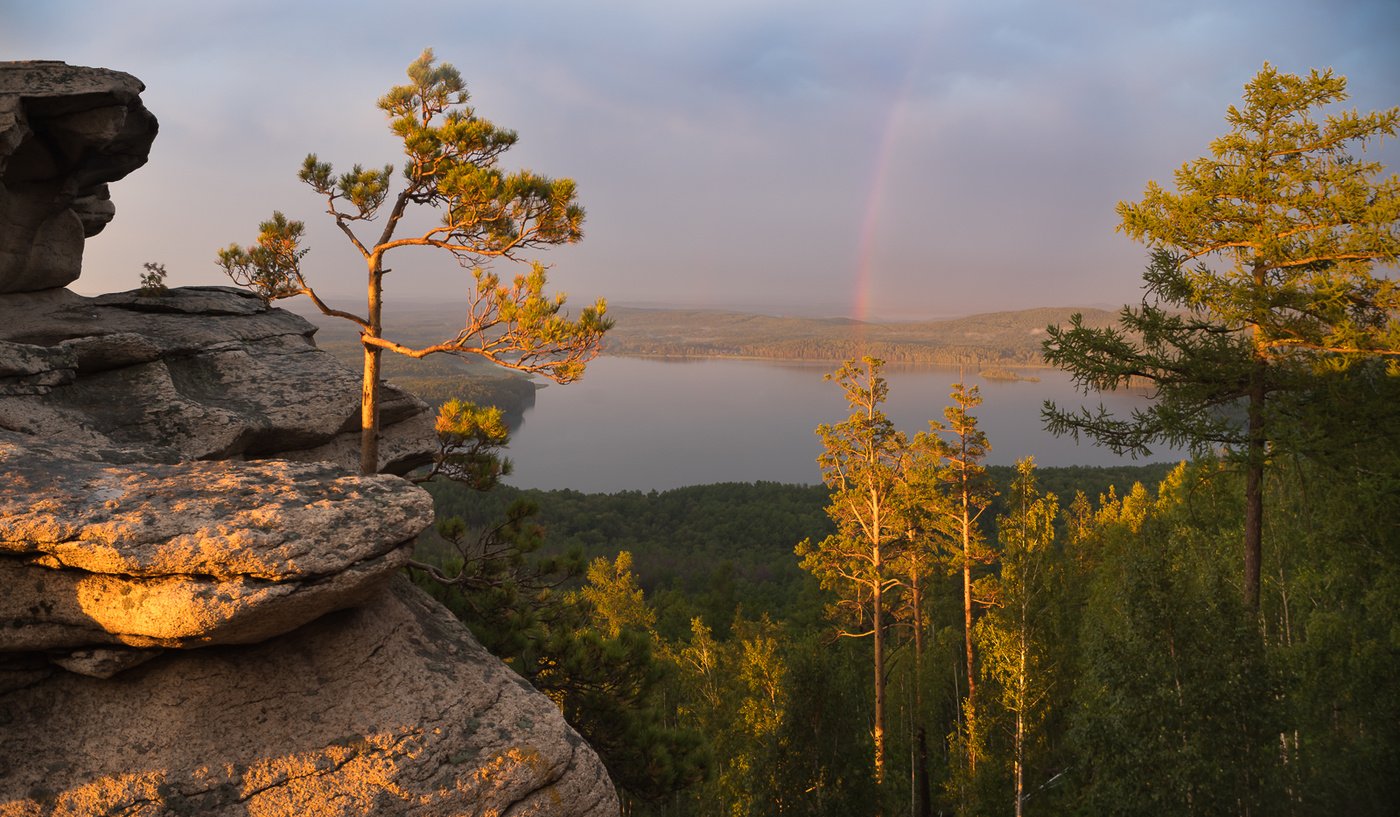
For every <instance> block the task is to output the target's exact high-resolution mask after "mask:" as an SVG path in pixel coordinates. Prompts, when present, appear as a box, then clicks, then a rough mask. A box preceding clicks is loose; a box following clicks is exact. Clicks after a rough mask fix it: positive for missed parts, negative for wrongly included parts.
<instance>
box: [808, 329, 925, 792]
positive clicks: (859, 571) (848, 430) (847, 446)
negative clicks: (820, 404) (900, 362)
mask: <svg viewBox="0 0 1400 817" xmlns="http://www.w3.org/2000/svg"><path fill="white" fill-rule="evenodd" d="M883 366H884V361H882V360H879V359H878V358H872V357H866V358H863V359H862V360H861V362H860V364H859V365H858V364H857V363H856V361H853V360H852V361H847V363H846V364H845V365H844V366H842V367H841V368H840V369H838V370H837V371H836V372H835V373H833V374H829V375H827V378H826V379H827V380H832V381H835V382H836V383H837V384H839V385H840V386H841V389H842V390H843V391H844V392H845V395H846V401H847V403H848V404H849V405H850V407H851V414H850V416H849V417H848V418H847V419H846V420H845V422H842V423H838V424H836V425H826V424H823V425H821V426H819V427H818V428H817V435H818V436H819V437H821V439H822V446H823V448H824V449H825V450H824V451H823V452H822V454H821V455H820V456H819V457H818V458H817V463H818V464H819V465H820V466H821V469H822V479H823V481H824V482H825V483H826V485H827V487H829V488H830V489H831V502H830V504H829V505H828V506H827V514H828V515H829V516H830V517H831V519H832V521H834V522H835V523H836V529H837V530H836V533H834V534H832V535H831V536H828V537H827V538H825V539H823V540H822V541H821V542H820V543H817V544H813V543H812V541H811V540H810V539H808V540H804V541H803V542H802V543H801V544H799V545H798V546H797V555H798V556H799V557H801V559H802V567H803V569H804V570H807V571H809V572H811V573H812V575H814V576H816V577H817V578H818V579H819V580H820V581H821V584H822V587H823V588H825V589H829V590H834V591H836V592H837V594H838V599H839V600H838V602H837V610H836V612H837V613H838V614H839V615H841V616H842V618H843V620H844V621H845V622H846V626H843V627H842V628H841V629H840V630H839V634H840V635H841V636H843V637H848V638H863V637H870V638H871V639H872V641H873V644H874V659H873V662H874V666H873V687H874V693H875V718H874V721H875V722H874V725H873V730H872V736H873V738H874V748H875V756H874V760H873V769H874V773H875V779H876V781H877V783H878V782H880V781H883V779H884V774H885V681H886V674H887V668H886V666H885V638H886V630H887V627H888V622H887V620H886V612H887V608H888V607H889V602H888V600H887V599H886V594H887V593H888V592H889V591H890V590H891V589H893V588H894V587H896V586H897V585H898V584H899V579H898V578H897V576H896V575H895V566H896V561H897V556H898V552H899V549H900V548H901V546H902V543H903V541H904V538H905V531H906V525H905V523H904V520H903V519H902V518H901V516H900V502H899V493H900V491H901V490H902V488H901V482H902V460H903V458H904V452H905V449H906V447H907V439H906V438H905V436H904V434H903V433H901V432H900V431H899V430H897V429H896V428H895V427H894V423H892V422H890V420H889V418H888V417H886V416H885V414H884V412H883V411H882V410H881V408H880V406H881V405H882V404H883V403H884V402H885V399H886V398H887V397H888V396H889V385H888V384H887V383H886V382H885V379H884V378H883V377H881V376H880V370H881V368H882V367H883Z"/></svg>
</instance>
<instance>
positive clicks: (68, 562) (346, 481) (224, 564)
mask: <svg viewBox="0 0 1400 817" xmlns="http://www.w3.org/2000/svg"><path fill="white" fill-rule="evenodd" d="M142 90H144V86H142V85H141V83H140V82H139V81H138V80H136V79H135V78H134V77H131V76H130V75H128V74H122V73H120V72H115V71H107V70H104V69H94V68H80V67H75V66H69V65H65V64H63V63H59V62H25V63H0V582H3V584H4V586H5V587H6V588H7V591H6V594H5V596H4V598H0V725H3V728H0V817H8V816H9V815H41V814H113V815H115V814H123V815H135V814H141V815H154V814H171V813H173V814H192V813H194V814H204V815H224V814H228V815H233V814H239V815H242V814H271V813H277V814H313V815H314V814H337V815H358V814H364V815H369V814H375V815H381V814H382V815H395V814H415V815H418V814H421V815H432V814H481V815H486V814H493V815H506V814H510V815H529V814H536V815H580V816H581V817H582V816H584V815H587V816H589V817H593V816H595V815H596V816H597V817H602V816H603V815H616V814H617V813H618V803H617V797H616V794H615V792H614V790H613V787H612V784H611V783H610V781H609V780H608V776H607V773H606V771H605V770H604V769H603V766H602V764H601V762H600V761H599V760H598V757H597V755H596V754H595V753H594V752H593V751H592V749H591V748H589V747H588V746H587V744H586V743H584V742H583V741H582V740H581V739H580V738H579V737H578V735H577V734H576V733H575V732H574V731H573V729H571V728H570V727H569V726H568V724H566V723H565V722H564V720H563V718H562V716H561V715H560V713H559V710H558V708H557V707H555V706H554V704H553V703H552V702H551V701H549V699H547V698H546V697H544V696H543V695H541V694H539V693H538V692H536V691H535V690H534V689H533V688H531V687H530V686H529V685H528V684H527V683H526V682H524V681H523V680H522V679H521V678H520V677H519V676H518V675H516V674H515V673H514V672H513V671H511V670H510V669H509V668H508V667H506V666H505V665H504V664H502V663H501V662H500V661H499V660H497V659H495V658H494V657H492V656H491V655H489V654H488V653H486V652H485V650H483V649H482V648H481V646H480V645H479V644H478V643H477V642H476V641H475V639H473V638H472V636H471V634H470V633H469V632H468V631H467V630H466V628H465V627H464V626H463V625H462V624H461V623H460V622H458V621H457V620H456V619H455V618H453V617H452V616H451V614H449V613H448V612H447V611H446V610H444V609H443V608H442V607H441V606H439V605H438V604H436V603H435V602H433V601H432V600H431V599H429V598H427V597H426V596H425V595H424V594H422V593H421V592H419V591H418V590H417V589H416V588H414V587H413V586H412V585H411V584H410V583H409V582H408V581H407V580H406V579H405V578H404V577H403V576H402V574H401V571H400V568H401V566H402V565H403V564H404V562H405V561H406V560H407V558H408V554H409V553H410V551H411V548H412V544H413V540H414V537H415V536H416V535H417V534H418V533H420V532H421V531H422V530H423V529H424V528H426V527H427V526H428V525H429V524H431V522H432V503H431V500H430V498H429V497H428V496H427V494H426V493H425V492H423V491H422V490H421V489H419V488H417V487H416V486H414V485H412V484H411V483H409V482H407V481H406V480H404V479H402V478H400V477H399V476H395V475H394V474H402V473H406V472H407V471H408V470H410V469H412V468H414V467H415V466H417V465H418V464H420V463H422V462H424V461H425V460H426V459H427V458H428V457H429V456H430V455H431V451H432V446H433V439H432V421H431V416H430V414H429V412H428V409H427V407H426V406H425V405H424V404H423V403H422V402H421V401H419V400H417V399H416V398H414V397H413V396H412V395H409V394H407V393H405V392H402V391H399V390H396V389H393V388H392V387H391V388H388V389H386V394H385V401H384V405H383V424H384V426H383V427H384V442H383V443H382V454H383V459H382V466H383V470H384V471H385V472H386V473H382V474H377V475H373V476H361V475H358V474H356V473H354V471H353V470H352V469H353V468H354V465H355V463H356V462H357V459H358V456H357V455H358V450H357V449H358V421H357V418H358V401H359V383H358V377H357V376H356V375H355V374H354V373H352V372H349V371H347V370H345V369H344V367H343V366H341V365H340V364H339V363H338V362H337V361H336V360H335V359H334V358H332V357H331V356H330V355H328V354H326V353H324V352H322V351H321V350H319V349H317V348H316V346H315V343H314V342H313V340H312V336H313V334H314V333H315V328H314V327H312V326H311V325H310V324H309V323H307V322H306V321H305V320H303V319H301V318H299V317H297V316H295V315H292V314H290V313H287V312H284V311H282V310H278V309H272V308H269V307H268V306H267V305H266V304H264V303H263V302H262V301H260V300H259V299H257V298H255V297H253V296H251V295H249V294H247V293H244V292H242V291H239V290H236V289H231V288H226V287H193V288H184V289H174V290H170V291H168V292H164V293H158V294H157V293H142V292H129V293H118V294H113V295H105V296H100V297H97V298H87V297H83V296H79V295H76V294H74V293H72V292H70V291H68V290H66V289H64V288H63V287H65V286H66V285H67V284H69V283H71V282H72V281H74V280H77V278H78V277H79V275H80V274H81V258H82V243H83V240H84V239H85V238H86V237H88V236H91V235H94V234H96V232H97V231H99V230H101V229H102V228H103V227H104V226H105V225H106V224H107V222H108V221H109V220H110V219H111V217H112V214H113V213H114V212H115V207H114V206H113V204H112V201H111V197H110V191H109V187H108V185H109V184H110V183H111V182H114V181H117V180H118V179H120V178H121V177H122V176H124V175H126V174H127V173H129V172H131V171H132V170H134V169H136V168H138V167H140V166H141V165H142V164H144V163H145V161H146V156H147V153H148V151H149V149H150V145H151V142H152V140H153V139H154V138H155V135H156V130H157V125H156V120H155V117H154V116H153V115H151V113H150V112H149V111H147V110H146V109H145V108H144V106H143V105H142V104H141V100H140V92H141V91H142Z"/></svg>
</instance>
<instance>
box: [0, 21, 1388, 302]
mask: <svg viewBox="0 0 1400 817" xmlns="http://www.w3.org/2000/svg"><path fill="white" fill-rule="evenodd" d="M400 8H402V7H400ZM408 8H411V9H412V12H411V16H410V14H407V13H405V12H403V11H396V10H394V6H392V5H391V4H388V3H373V2H365V1H364V0H337V1H336V2H321V1H320V0H276V2H271V1H269V0H239V2H225V1H224V0H201V1H200V2H197V3H193V2H188V0H168V1H167V2H157V0H124V1H123V2H96V0H93V1H92V2H76V0H44V2H34V0H0V60H11V59H58V60H63V61H65V62H68V63H70V64H74V65H89V66H101V67H106V68H114V69H118V70H122V71H126V72H128V73H130V74H133V75H135V76H136V77H138V78H139V79H141V80H142V81H143V82H144V83H145V84H146V91H145V92H144V93H143V94H142V98H143V100H144V102H145V104H146V107H147V108H149V109H150V110H151V111H152V112H153V113H154V114H155V115H156V117H157V118H158V119H159V120H160V135H159V136H158V137H157V139H156V142H155V145H154V146H153V148H152V151H151V156H150V161H149V163H148V164H147V165H146V166H145V167H144V168H142V169H140V170H138V171H136V172H135V173H133V174H132V175H130V176H128V177H127V178H126V179H123V180H121V181H119V182H116V183H114V184H113V185H112V197H113V200H114V202H115V204H116V206H117V215H116V219H115V220H114V221H113V222H112V223H111V224H110V225H108V227H107V228H106V230H105V231H104V232H103V233H101V234H100V235H98V236H96V237H94V238H92V239H90V240H89V241H88V242H87V247H86V249H85V256H84V271H83V276H82V278H81V279H80V280H79V281H77V282H76V283H75V284H73V285H72V287H71V288H72V289H74V290H76V291H79V292H82V293H84V294H97V293H101V292H109V291H116V290H125V289H130V288H133V287H135V286H137V285H138V284H139V279H140V275H141V272H142V264H143V263H144V262H148V261H151V262H159V263H163V264H164V265H165V266H166V269H167V270H168V272H169V279H168V282H169V283H170V284H171V285H194V284H220V283H227V279H224V278H223V277H222V272H221V271H220V270H219V268H218V267H217V266H216V265H215V263H214V258H215V253H216V251H217V250H218V249H219V248H220V247H224V246H227V245H228V244H229V243H230V242H238V243H241V244H248V243H251V242H252V241H253V240H254V238H255V236H256V232H257V224H258V222H259V221H261V220H263V219H265V218H267V217H268V216H269V215H270V214H271V212H272V211H273V210H274V209H278V210H282V211H284V212H285V213H287V215H288V216H289V217H291V218H295V219H300V220H302V221H304V222H306V224H307V230H308V240H307V244H306V246H308V247H309V248H310V250H311V252H310V254H309V255H308V256H307V258H306V260H305V269H306V273H307V276H308V278H310V279H311V281H312V283H313V285H314V286H316V288H317V290H318V292H321V293H322V294H323V295H325V296H328V297H329V298H331V299H344V300H343V304H344V305H346V306H353V305H354V304H355V303H357V298H358V299H360V300H362V299H363V292H364V280H365V279H364V276H365V270H364V266H363V263H362V262H361V261H360V260H359V258H358V256H357V255H356V254H355V253H354V251H353V250H352V249H351V248H350V247H349V245H348V244H347V243H346V241H345V239H344V237H343V236H340V235H339V234H338V233H337V232H336V231H335V229H334V227H333V226H332V225H331V223H330V221H329V218H328V217H327V216H326V215H325V214H324V206H325V204H324V201H322V200H321V199H320V198H319V197H318V196H317V195H316V194H315V193H313V192H312V191H311V190H310V189H309V188H307V187H305V186H304V185H302V184H301V183H299V182H298V181H297V180H296V172H297V170H298V168H299V167H300V164H301V161H302V159H303V157H305V156H306V154H307V153H312V152H314V153H316V154H317V155H318V156H319V157H320V158H321V159H322V160H326V161H330V162H332V163H333V164H334V165H335V166H336V167H337V168H344V169H348V168H349V166H350V165H352V164H355V163H361V164H364V165H366V166H371V167H378V166H382V165H384V164H387V163H394V164H396V166H397V163H398V162H399V160H400V159H401V156H402V153H401V147H399V146H398V145H396V143H395V140H394V138H393V136H392V134H390V133H389V131H388V129H387V127H386V123H385V118H384V115H383V113H382V112H381V111H380V110H379V109H378V108H377V107H376V106H375V101H376V100H377V99H378V97H379V96H380V95H382V94H383V93H384V92H385V91H386V90H387V89H388V88H389V87H390V86H392V85H396V84H400V83H402V82H403V81H404V68H405V67H406V66H407V65H408V63H410V62H411V61H412V60H413V59H414V58H415V57H417V56H418V54H419V53H420V52H421V51H422V49H423V48H425V47H431V48H433V49H434V51H435V53H436V54H437V56H438V58H439V59H440V60H441V61H444V62H449V63H451V64H453V65H455V66H456V67H457V68H458V69H459V70H460V71H461V73H462V75H463V77H464V79H465V80H466V82H467V86H468V89H469V91H470V92H471V94H472V104H473V105H474V106H475V108H476V110H477V113H478V114H479V115H480V116H482V117H484V118H486V119H490V120H492V121H493V122H495V123H496V124H498V125H501V126H504V127H508V128H511V129H514V130H516V131H517V132H518V133H519V135H520V141H519V143H518V144H517V145H516V147H515V148H514V149H513V150H511V151H510V152H509V153H507V154H506V155H505V156H504V157H503V160H502V164H503V166H504V167H506V168H508V169H516V168H522V167H523V168H529V169H531V170H534V171H536V172H538V173H541V174H544V175H547V176H554V177H569V178H573V179H574V180H576V182H577V183H578V189H579V199H580V202H581V203H582V204H583V205H584V207H585V208H586V210H587V214H588V215H587V220H586V222H585V225H584V230H585V238H584V240H583V241H582V242H581V243H579V244H577V245H573V246H568V247H560V248H552V249H549V250H547V251H545V252H542V253H540V254H539V255H538V257H539V259H540V260H542V261H544V262H546V263H548V264H550V265H551V269H550V273H549V275H550V282H551V285H552V286H553V288H554V289H556V290H558V291H565V292H567V293H569V296H570V302H571V303H575V304H577V303H582V302H589V301H592V300H593V299H594V298H598V297H606V298H607V299H608V301H609V303H612V304H631V305H684V306H703V307H716V308H744V309H752V310H757V311H763V312H768V313H771V314H807V315H832V316H838V315H839V316H846V317H856V318H869V319H918V318H934V317H945V316H953V315H965V314H971V313H976V312H988V311H996V310H1002V309H1022V308H1030V307H1036V306H1106V307H1113V306H1116V305H1120V304H1123V303H1125V302H1136V301H1137V300H1138V299H1139V298H1140V295H1141V273H1142V269H1143V266H1144V262H1145V260H1146V251H1145V249H1144V248H1143V247H1142V246H1141V245H1138V244H1135V243H1134V242H1132V241H1131V240H1129V239H1128V238H1126V237H1125V236H1123V235H1122V234H1121V233H1117V232H1115V227H1116V225H1117V217H1116V216H1115V213H1114V206H1115V204H1116V203H1117V202H1119V201H1121V200H1136V199H1137V198H1140V197H1141V195H1142V191H1143V188H1144V187H1145V185H1146V183H1147V182H1148V181H1149V180H1153V179H1155V180H1159V181H1162V182H1164V183H1169V182H1170V178H1171V174H1172V172H1173V171H1174V170H1175V169H1176V168H1177V167H1178V166H1180V165H1181V164H1182V163H1183V162H1186V161H1188V160H1190V159H1193V158H1195V157H1197V156H1201V155H1203V154H1205V153H1206V152H1207V150H1208V146H1209V143H1210V140H1211V139H1212V138H1214V137H1216V136H1219V135H1221V134H1222V133H1224V132H1225V130H1226V125H1225V120H1224V116H1225V112H1226V109H1227V108H1228V107H1229V106H1230V105H1231V104H1233V103H1236V102H1238V101H1239V99H1240V96H1241V91H1242V88H1243V86H1244V84H1245V83H1246V82H1247V81H1248V80H1249V79H1250V78H1251V77H1252V76H1253V75H1254V74H1255V73H1256V72H1257V71H1258V70H1259V69H1260V68H1261V67H1262V66H1263V64H1264V63H1265V62H1266V61H1267V62H1270V63H1272V64H1273V65H1275V66H1277V67H1279V68H1280V69H1282V70H1284V71H1288V72H1294V73H1303V72H1306V71H1308V70H1309V69H1311V68H1332V69H1334V70H1335V71H1336V72H1337V73H1339V74H1343V75H1345V76H1347V77H1348V78H1349V81H1350V84H1349V91H1350V92H1351V95H1352V99H1351V101H1350V102H1349V103H1348V105H1349V106H1355V107H1356V108H1359V109H1360V110H1362V111H1369V110H1376V109H1383V108H1389V107H1392V106H1394V105H1397V104H1400V48H1396V47H1395V42H1396V39H1397V35H1400V3H1397V2H1395V1H1394V0H1244V1H1243V2H1224V1H1223V0H1174V2H1171V3H1148V2H1125V1H1124V0H1061V1H1060V2H1054V3H1049V2H1040V1H1037V0H970V1H969V2H963V0H923V1H922V2H916V1H915V0H870V2H862V3H854V2H850V1H849V0H846V1H845V2H825V0H703V2H692V0H669V1H668V2H654V1H653V0H593V1H592V2H587V3H581V2H577V0H538V1H537V0H516V1H515V2H507V3H489V4H488V3H469V2H457V0H448V2H443V3H435V4H415V5H412V6H409V7H408ZM1375 155H1376V156H1377V157H1379V158H1381V159H1382V161H1385V163H1386V164H1387V165H1388V166H1389V167H1391V168H1393V169H1400V149H1397V146H1396V144H1395V143H1394V142H1390V143H1387V144H1386V145H1384V146H1382V147H1381V148H1380V149H1378V150H1377V151H1375ZM389 266H390V267H391V268H392V269H393V270H394V272H393V273H392V274H391V277H390V280H388V282H387V284H386V290H387V293H388V294H387V299H388V301H389V303H390V309H392V305H393V304H394V303H395V302H396V301H398V302H402V303H408V302H411V301H416V300H422V299H429V298H431V299H434V300H448V299H451V298H452V297H453V294H454V292H461V291H464V289H465V287H466V286H467V280H468V279H467V278H466V276H465V275H464V273H463V272H462V271H461V270H460V269H459V268H458V267H457V266H456V264H455V263H453V262H452V261H450V260H447V259H443V258H440V257H437V256H436V254H434V253H432V252H431V251H422V250H411V251H409V250H406V251H404V254H403V256H402V257H401V258H398V259H395V258H393V257H391V258H390V262H389ZM497 269H498V271H500V272H502V273H503V274H508V273H509V272H511V270H510V267H509V265H504V266H502V265H498V267H497Z"/></svg>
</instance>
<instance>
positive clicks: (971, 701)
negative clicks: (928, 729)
mask: <svg viewBox="0 0 1400 817" xmlns="http://www.w3.org/2000/svg"><path fill="white" fill-rule="evenodd" d="M964 479H966V478H965V477H964ZM962 540H963V566H962V567H963V643H964V646H965V648H966V658H967V706H966V707H964V713H963V714H964V718H965V723H966V724H967V736H966V740H967V770H968V772H969V773H973V772H976V771H977V744H976V729H977V680H976V677H975V674H976V671H975V669H974V667H973V656H972V520H971V517H970V516H969V511H968V496H967V489H966V488H964V489H963V518H962Z"/></svg>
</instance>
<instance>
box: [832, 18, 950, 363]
mask: <svg viewBox="0 0 1400 817" xmlns="http://www.w3.org/2000/svg"><path fill="white" fill-rule="evenodd" d="M935 5H936V4H935ZM936 14H938V11H937V10H936V9H930V10H929V13H928V17H927V18H925V20H924V21H923V25H922V26H920V28H921V29H922V32H923V35H922V36H920V37H918V39H917V42H916V43H915V46H914V48H913V49H912V52H913V53H912V54H911V55H910V58H909V60H908V61H907V65H908V68H907V69H906V70H905V72H904V80H903V82H902V83H901V84H900V88H899V92H898V93H897V94H895V97H894V99H893V100H892V101H891V103H890V107H889V112H888V114H887V115H886V117H885V123H884V130H883V132H882V133H881V134H880V140H879V144H878V146H877V147H876V152H875V162H874V168H873V171H872V173H871V178H870V187H869V189H868V190H867V191H866V196H865V210H864V215H863V216H862V218H861V223H860V235H859V237H858V240H857V245H856V246H857V254H856V264H855V281H854V284H855V289H854V292H853V293H852V295H851V317H852V318H854V319H856V320H858V321H868V320H870V310H871V300H872V290H873V289H874V287H875V263H874V258H875V251H876V242H877V238H878V232H879V227H880V220H881V217H882V215H883V209H884V208H883V204H884V200H885V193H886V188H887V187H888V185H889V182H890V178H891V169H892V168H893V167H894V166H895V162H894V155H895V151H896V147H897V145H898V142H899V134H900V131H901V129H902V126H903V124H904V120H905V118H906V115H907V112H908V110H909V108H910V100H911V98H912V96H913V85H914V80H915V78H916V77H917V76H918V75H919V70H918V69H919V68H920V67H921V66H922V64H923V63H924V56H925V55H926V54H927V53H928V50H929V48H930V47H931V46H932V44H933V41H934V40H935V37H934V36H933V35H934V34H935V33H936V31H937V30H938V29H939V28H940V26H939V25H937V23H938V22H940V21H938V20H935V19H933V18H934V16H935V15H936ZM857 339H858V341H859V346H860V347H861V354H864V353H865V350H864V346H865V343H864V340H865V333H864V330H863V329H857Z"/></svg>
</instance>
